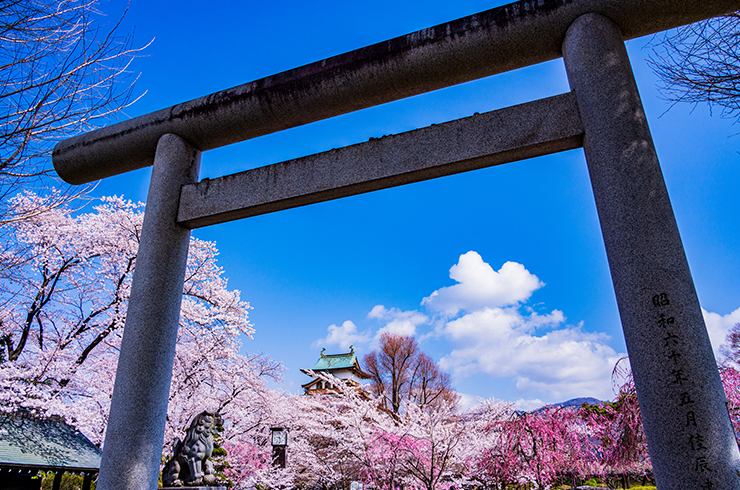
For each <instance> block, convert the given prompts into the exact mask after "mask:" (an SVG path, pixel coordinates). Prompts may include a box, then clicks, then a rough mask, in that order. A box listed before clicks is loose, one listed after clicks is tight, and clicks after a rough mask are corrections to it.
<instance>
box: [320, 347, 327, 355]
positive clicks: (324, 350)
mask: <svg viewBox="0 0 740 490" xmlns="http://www.w3.org/2000/svg"><path fill="white" fill-rule="evenodd" d="M324 352H326V347H324V348H323V349H321V357H324Z"/></svg>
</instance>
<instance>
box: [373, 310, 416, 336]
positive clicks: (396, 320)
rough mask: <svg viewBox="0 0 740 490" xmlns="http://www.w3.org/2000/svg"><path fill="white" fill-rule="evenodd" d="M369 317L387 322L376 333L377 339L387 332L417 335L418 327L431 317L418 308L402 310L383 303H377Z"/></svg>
mask: <svg viewBox="0 0 740 490" xmlns="http://www.w3.org/2000/svg"><path fill="white" fill-rule="evenodd" d="M367 317H368V318H372V319H375V320H381V321H384V322H386V323H385V326H383V327H381V328H380V329H379V330H378V331H377V333H376V334H375V340H377V339H379V338H380V336H381V335H382V334H383V333H385V332H388V333H393V334H396V335H410V336H414V335H416V327H417V326H419V325H424V324H426V323H429V317H428V316H426V315H424V314H423V313H420V312H418V311H416V310H409V311H402V310H400V309H398V308H390V309H388V308H386V307H385V306H383V305H375V306H374V307H373V309H372V310H370V313H368V314H367Z"/></svg>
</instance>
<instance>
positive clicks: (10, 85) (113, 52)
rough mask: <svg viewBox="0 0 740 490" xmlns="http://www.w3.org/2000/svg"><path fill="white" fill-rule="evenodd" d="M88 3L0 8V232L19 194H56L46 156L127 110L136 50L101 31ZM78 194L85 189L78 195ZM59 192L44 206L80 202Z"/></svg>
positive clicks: (25, 2) (113, 31)
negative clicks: (49, 191)
mask: <svg viewBox="0 0 740 490" xmlns="http://www.w3.org/2000/svg"><path fill="white" fill-rule="evenodd" d="M100 18H101V14H100V13H99V12H98V11H97V10H96V9H95V0H3V1H2V6H1V7H0V225H2V224H6V223H7V222H8V221H12V220H14V219H20V218H23V216H16V215H14V214H13V213H12V212H11V211H10V209H9V208H8V206H7V204H6V203H7V201H8V197H10V196H11V195H14V194H15V193H17V192H18V191H19V190H20V189H21V188H24V189H27V190H34V191H36V192H42V193H43V192H44V191H45V190H46V189H47V188H48V187H49V184H50V181H51V182H52V183H53V184H54V185H56V186H57V187H59V186H60V182H58V180H56V179H55V177H54V174H53V171H52V166H51V158H50V155H51V149H52V148H53V146H54V144H56V142H58V141H59V140H60V139H63V138H66V137H69V136H72V135H74V134H77V133H79V132H81V131H88V130H90V129H93V128H94V127H97V126H98V125H99V124H101V123H103V122H104V121H105V120H107V119H109V118H111V117H112V116H115V115H116V114H117V113H118V112H119V111H121V110H122V109H123V108H125V107H127V106H128V105H129V104H131V103H132V100H131V99H132V98H131V94H132V90H133V82H135V80H133V81H130V80H129V81H128V82H126V81H125V80H126V79H127V78H129V77H130V73H129V71H128V68H129V65H130V63H131V61H132V60H133V58H134V57H135V56H136V55H137V53H138V52H139V51H141V49H143V48H134V47H133V46H132V39H131V37H130V36H121V35H120V34H119V33H118V30H119V26H120V24H121V21H122V20H123V17H122V18H121V19H119V20H118V22H117V23H115V24H114V25H113V26H112V27H110V28H108V27H106V26H103V25H101V24H100V23H99V22H98V20H99V19H100ZM82 192H84V189H83V190H82ZM80 193H81V190H80V189H73V188H71V187H68V186H67V187H64V190H63V191H62V192H59V193H57V194H56V196H55V199H54V200H51V201H49V202H50V205H52V206H58V205H60V204H63V203H67V202H69V201H71V200H72V199H74V198H76V197H79V195H80Z"/></svg>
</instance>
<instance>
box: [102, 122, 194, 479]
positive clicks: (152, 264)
mask: <svg viewBox="0 0 740 490" xmlns="http://www.w3.org/2000/svg"><path fill="white" fill-rule="evenodd" d="M199 167H200V151H199V150H197V149H196V148H193V147H192V146H191V145H190V144H188V143H187V142H186V141H184V140H183V139H181V138H180V137H178V136H176V135H173V134H165V135H164V136H162V137H161V138H160V139H159V142H158V144H157V152H156V156H155V159H154V169H153V171H152V180H151V184H150V186H149V195H148V197H147V204H146V212H145V214H144V224H143V226H142V230H141V241H140V243H139V253H138V256H137V259H136V269H135V270H134V277H133V283H132V286H131V299H130V301H129V306H128V312H127V314H126V326H125V328H124V331H123V340H122V343H121V354H120V357H119V360H118V370H117V371H116V383H115V386H114V389H113V400H112V403H111V410H110V418H109V420H108V427H107V429H106V434H105V445H104V446H103V459H102V461H101V467H100V477H99V479H98V487H97V488H98V489H99V490H153V489H155V488H156V487H157V478H158V473H159V464H160V460H161V455H162V443H163V439H164V427H165V421H166V417H167V401H168V398H169V392H170V382H171V379H172V364H173V361H174V357H175V344H176V342H177V328H178V324H179V319H180V302H181V299H182V288H183V280H184V277H185V265H186V263H187V256H188V246H189V243H190V230H188V229H186V228H183V227H181V226H179V225H177V223H176V222H175V220H176V218H177V208H178V204H179V198H180V187H181V186H182V185H183V184H190V183H193V182H196V181H197V179H198V170H199Z"/></svg>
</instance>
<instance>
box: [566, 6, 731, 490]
mask: <svg viewBox="0 0 740 490" xmlns="http://www.w3.org/2000/svg"><path fill="white" fill-rule="evenodd" d="M563 54H564V58H565V66H566V70H567V73H568V78H569V81H570V86H571V88H572V90H573V91H574V92H575V95H576V99H577V101H578V108H579V111H580V113H581V118H582V121H583V125H584V128H585V136H584V150H585V153H586V160H587V162H588V169H589V173H590V176H591V183H592V186H593V191H594V197H595V199H596V207H597V209H598V213H599V220H600V222H601V229H602V233H603V236H604V242H605V245H606V253H607V256H608V259H609V267H610V269H611V275H612V280H613V282H614V290H615V292H616V297H617V303H618V305H619V314H620V317H621V320H622V327H623V329H624V336H625V340H626V343H627V351H628V353H629V356H630V363H631V365H632V372H633V375H634V379H635V385H636V387H637V396H638V400H639V402H640V411H641V413H642V418H643V424H644V427H645V434H646V436H647V442H648V449H649V451H650V457H651V460H652V464H653V470H654V473H655V478H656V481H657V485H658V488H659V489H661V490H671V489H676V490H678V489H681V490H685V489H689V488H690V489H694V490H700V489H706V490H710V489H740V473H737V470H740V454H739V453H738V447H737V443H736V442H735V436H734V433H733V430H732V425H731V423H730V418H729V414H728V411H727V407H726V397H725V394H724V390H723V388H722V383H721V381H720V378H719V374H718V371H717V365H716V362H715V359H714V354H713V352H712V347H711V345H710V343H709V336H708V334H707V329H706V327H705V325H704V320H703V318H702V314H701V310H700V307H699V301H698V299H697V296H696V291H695V289H694V283H693V280H692V278H691V272H690V271H689V266H688V262H687V260H686V255H685V253H684V250H683V245H682V243H681V238H680V236H679V233H678V227H677V226H676V220H675V217H674V215H673V210H672V208H671V203H670V201H669V199H668V193H667V190H666V187H665V182H664V180H663V175H662V172H661V170H660V165H659V163H658V158H657V155H656V153H655V147H654V146H653V141H652V138H651V136H650V130H649V128H648V125H647V120H646V118H645V113H644V111H643V107H642V102H641V101H640V96H639V94H638V91H637V86H636V84H635V81H634V77H633V74H632V69H631V67H630V63H629V59H628V57H627V51H626V49H625V47H624V42H623V40H622V36H621V34H620V31H619V29H618V27H617V26H616V25H615V24H614V23H613V22H612V21H611V20H609V19H607V18H606V17H604V16H602V15H599V14H587V15H584V16H582V17H579V18H578V19H576V21H575V22H574V23H573V24H572V25H571V27H570V29H569V30H568V32H567V34H566V37H565V41H564V42H563Z"/></svg>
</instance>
